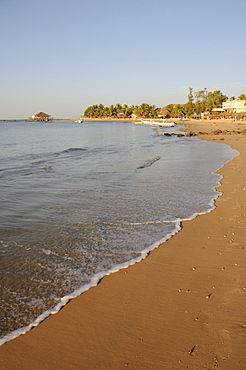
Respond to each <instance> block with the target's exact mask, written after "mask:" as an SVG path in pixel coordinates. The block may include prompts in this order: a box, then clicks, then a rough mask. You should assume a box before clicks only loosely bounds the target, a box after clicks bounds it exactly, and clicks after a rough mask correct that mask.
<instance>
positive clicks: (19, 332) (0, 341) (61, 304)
mask: <svg viewBox="0 0 246 370" xmlns="http://www.w3.org/2000/svg"><path fill="white" fill-rule="evenodd" d="M221 145H224V144H221ZM234 153H236V151H235V152H234ZM237 153H238V152H237ZM174 154H175V153H174ZM188 159H189V158H188ZM230 160H231V158H230ZM159 162H161V161H158V163H157V165H158V164H159ZM154 166H156V164H155V165H153V166H151V169H152V168H154ZM221 167H223V166H221ZM221 167H220V168H221ZM218 170H219V168H218ZM218 170H217V171H218ZM139 172H141V175H143V176H144V173H146V171H139ZM213 173H214V174H215V172H213ZM76 174H77V173H76ZM88 176H91V174H90V175H88ZM215 176H216V177H217V184H216V185H215V186H214V187H213V188H212V189H213V196H212V199H211V200H210V202H209V204H208V207H207V208H208V209H207V210H206V211H204V212H200V213H199V212H195V213H193V214H192V215H191V216H189V217H187V218H182V219H181V218H177V219H175V220H171V221H170V220H155V221H151V220H149V221H141V222H122V223H121V224H120V223H119V224H117V223H114V225H129V226H138V225H143V226H144V225H155V224H156V225H157V224H162V223H163V224H164V223H169V224H173V226H174V227H173V229H172V230H171V231H170V232H168V233H167V234H166V235H165V236H164V237H163V238H162V239H160V240H158V241H156V242H154V243H152V244H151V245H150V246H148V247H147V248H145V249H144V250H143V251H141V252H139V256H138V257H136V258H133V259H131V260H130V261H127V262H124V263H119V264H116V265H115V266H113V267H112V268H109V269H107V270H105V271H101V272H99V273H96V274H95V275H94V276H93V277H92V278H91V279H90V281H89V282H88V283H86V284H84V285H83V286H81V287H80V288H79V289H77V290H75V291H74V292H73V293H71V294H68V295H65V296H64V297H62V298H61V299H60V300H59V303H58V304H57V305H56V306H55V307H54V308H52V309H49V310H47V311H45V312H44V313H42V314H41V315H40V316H38V317H37V318H36V319H35V320H34V321H33V322H32V323H31V324H30V325H28V326H25V327H22V328H20V329H17V330H15V331H13V332H11V333H9V334H7V335H5V336H4V337H3V338H1V339H0V345H2V344H4V343H6V342H8V341H9V340H11V339H14V338H17V337H18V336H20V335H22V334H25V333H27V332H28V331H29V330H31V329H32V328H33V327H35V326H37V325H39V324H40V323H41V322H42V321H43V320H45V319H46V318H47V317H48V316H50V315H52V314H55V313H57V312H59V311H60V309H61V308H62V307H64V306H65V305H66V304H67V303H68V302H69V301H70V300H71V299H73V298H75V297H77V296H79V295H81V294H82V293H84V292H85V291H87V290H89V289H90V288H92V287H94V286H96V285H97V284H98V283H99V282H100V281H101V279H102V278H103V277H104V276H106V275H110V274H112V273H114V272H117V271H119V270H122V269H125V268H127V267H129V266H131V265H133V264H135V263H138V262H140V261H141V260H143V259H144V258H146V257H147V256H148V254H149V253H150V252H151V251H152V250H154V249H155V248H157V247H158V246H160V244H162V243H164V242H165V241H167V240H168V239H170V238H171V237H172V236H173V235H175V234H176V233H177V232H179V231H180V230H181V228H182V221H184V220H191V219H193V218H195V217H196V216H198V215H200V214H205V213H208V212H211V211H212V210H213V209H214V208H215V199H216V198H217V197H218V196H219V195H220V194H221V192H219V191H217V190H216V187H217V186H219V185H220V180H221V178H222V176H221V175H218V174H215ZM89 178H90V177H89ZM110 178H111V174H110ZM90 179H91V178H90ZM93 179H94V178H93ZM146 179H147V177H146ZM90 184H91V181H90ZM88 191H90V189H89V190H88ZM136 195H138V194H137V193H136ZM100 200H101V198H100ZM149 218H150V219H151V217H149ZM107 224H110V222H107ZM112 224H113V223H112ZM57 229H58V230H60V226H59V227H57ZM61 229H62V227H61ZM42 252H43V254H44V255H52V254H54V255H56V253H55V252H53V251H51V250H50V249H49V248H47V249H42ZM134 252H136V251H134Z"/></svg>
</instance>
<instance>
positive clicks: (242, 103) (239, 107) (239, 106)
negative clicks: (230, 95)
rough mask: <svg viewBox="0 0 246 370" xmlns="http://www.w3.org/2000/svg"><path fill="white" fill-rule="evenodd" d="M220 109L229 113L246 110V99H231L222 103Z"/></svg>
mask: <svg viewBox="0 0 246 370" xmlns="http://www.w3.org/2000/svg"><path fill="white" fill-rule="evenodd" d="M222 109H223V110H224V111H226V112H229V113H240V112H246V100H231V101H226V102H225V103H222Z"/></svg>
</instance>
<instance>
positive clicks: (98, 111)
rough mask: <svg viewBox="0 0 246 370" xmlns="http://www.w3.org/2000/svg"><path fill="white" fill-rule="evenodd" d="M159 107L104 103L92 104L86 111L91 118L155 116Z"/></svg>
mask: <svg viewBox="0 0 246 370" xmlns="http://www.w3.org/2000/svg"><path fill="white" fill-rule="evenodd" d="M157 110H158V108H155V106H154V105H149V104H146V103H143V104H141V105H132V106H130V107H129V106H128V105H126V104H124V105H121V104H116V105H110V107H106V106H104V105H103V104H99V105H91V106H90V107H88V108H86V110H85V112H84V116H85V117H89V118H102V117H104V118H105V117H109V118H111V117H112V118H113V117H118V118H131V117H132V115H133V114H134V115H135V116H136V117H155V116H156V115H157Z"/></svg>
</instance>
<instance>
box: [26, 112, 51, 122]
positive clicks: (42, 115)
mask: <svg viewBox="0 0 246 370" xmlns="http://www.w3.org/2000/svg"><path fill="white" fill-rule="evenodd" d="M31 120H32V121H45V122H47V121H50V120H52V117H51V116H50V115H49V114H47V113H44V112H39V113H36V114H34V115H33V116H32V117H31Z"/></svg>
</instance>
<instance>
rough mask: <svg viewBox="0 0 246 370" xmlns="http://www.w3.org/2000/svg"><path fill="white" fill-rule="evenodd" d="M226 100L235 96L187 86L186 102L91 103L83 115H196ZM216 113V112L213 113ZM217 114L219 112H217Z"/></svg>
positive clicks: (116, 116) (99, 116)
mask: <svg viewBox="0 0 246 370" xmlns="http://www.w3.org/2000/svg"><path fill="white" fill-rule="evenodd" d="M238 99H241V100H246V95H245V94H241V95H239V97H238ZM227 100H235V97H234V96H233V97H231V98H230V99H229V98H228V97H227V96H226V95H224V94H223V93H222V92H221V91H220V90H215V91H213V92H209V91H207V88H204V89H203V90H200V91H197V92H194V91H193V88H191V87H190V88H189V94H188V101H187V103H186V104H168V105H167V106H166V107H164V108H162V109H160V108H156V107H155V106H154V105H149V104H146V103H143V104H141V105H132V106H130V107H129V106H127V105H126V104H124V105H121V104H116V105H110V107H105V106H104V105H103V104H99V105H92V106H90V107H88V108H87V109H86V110H85V112H84V116H85V117H89V118H126V119H127V118H131V117H132V115H135V116H136V117H139V118H143V117H145V118H154V117H161V116H162V117H163V118H168V117H196V116H200V115H201V113H209V112H212V110H213V109H214V108H221V107H222V103H223V102H225V101H227ZM214 114H216V113H214ZM217 114H219V113H217Z"/></svg>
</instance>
